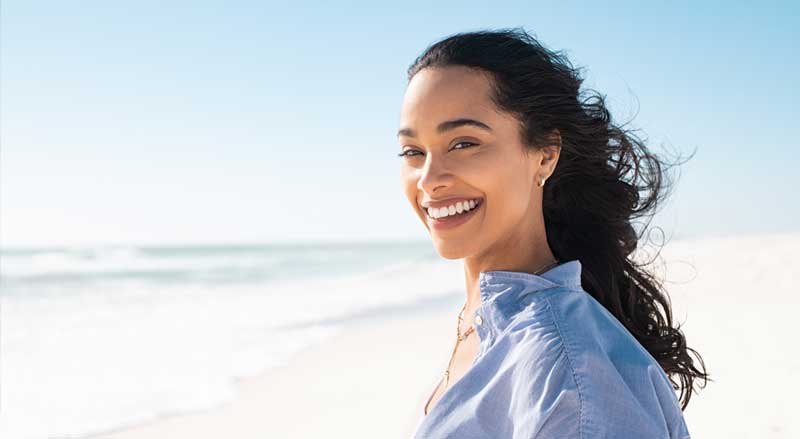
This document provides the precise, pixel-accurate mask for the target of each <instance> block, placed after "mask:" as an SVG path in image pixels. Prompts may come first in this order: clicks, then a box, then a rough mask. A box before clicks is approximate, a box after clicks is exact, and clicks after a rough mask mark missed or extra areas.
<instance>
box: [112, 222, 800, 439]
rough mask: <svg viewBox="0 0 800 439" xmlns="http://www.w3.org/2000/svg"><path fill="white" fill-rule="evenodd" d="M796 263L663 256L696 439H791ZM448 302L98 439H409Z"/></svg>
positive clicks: (449, 317)
mask: <svg viewBox="0 0 800 439" xmlns="http://www.w3.org/2000/svg"><path fill="white" fill-rule="evenodd" d="M798 255H800V236H798V235H794V236H774V237H771V238H764V237H760V238H759V237H753V238H737V239H735V240H725V239H710V240H706V241H698V242H693V243H678V242H675V243H671V244H668V245H667V247H666V248H665V249H664V251H663V252H662V257H663V258H664V262H665V263H666V266H667V271H666V274H667V276H668V279H669V280H670V281H671V282H668V283H667V289H668V291H669V292H670V296H671V298H672V302H673V307H674V318H675V320H676V321H677V322H679V323H682V330H683V331H684V333H685V334H686V335H687V339H688V344H689V346H690V347H692V348H694V349H696V350H697V351H699V352H700V354H701V355H702V356H703V359H704V360H705V364H706V366H707V368H708V370H709V372H710V373H711V375H712V378H713V379H714V380H715V382H709V384H708V386H707V387H706V388H705V389H702V390H700V392H699V393H698V394H695V395H694V396H693V397H692V401H691V403H690V405H689V407H688V409H687V410H686V412H685V417H686V420H687V423H688V425H689V431H690V433H691V434H692V436H693V437H695V438H698V439H699V438H786V439H788V438H797V437H800V423H798V418H800V417H799V416H797V414H796V413H795V412H796V411H797V410H798V405H797V403H796V402H795V397H796V395H798V394H799V393H800V354H798V346H800V343H798V342H797V338H796V336H797V333H798V331H797V329H796V322H797V321H798V316H797V314H798V305H800V299H798V288H797V287H796V282H797V280H798V278H800V256H798ZM687 264H691V265H692V266H693V267H694V268H693V269H692V267H690V266H688V265H687ZM659 274H664V273H663V272H661V273H659ZM457 299H459V300H456V301H454V302H453V309H452V310H448V311H447V312H440V311H436V312H428V313H426V315H421V316H409V315H394V316H391V317H390V318H387V319H386V320H385V322H383V323H382V324H380V325H375V324H372V323H362V324H360V326H359V327H358V328H357V329H355V330H352V331H348V332H346V333H343V334H341V335H339V336H337V337H336V338H335V339H332V340H330V341H328V342H327V343H325V344H324V345H323V346H318V347H314V348H311V349H308V350H306V351H304V352H302V353H300V354H298V355H297V356H296V357H294V359H293V360H292V361H291V363H290V364H289V365H288V366H286V367H283V368H281V369H277V370H273V371H269V372H267V373H265V374H264V375H262V376H259V377H257V378H253V379H249V380H245V381H243V382H242V385H241V389H242V391H241V393H240V394H239V397H238V399H237V400H236V401H234V402H233V403H231V404H228V405H226V406H224V407H221V408H218V409H215V410H213V411H209V412H204V413H198V414H191V415H178V416H174V417H167V418H164V419H162V420H158V421H154V422H152V423H149V424H146V425H143V426H139V427H134V428H130V429H125V430H121V431H119V432H115V433H113V434H107V435H102V436H98V437H100V438H109V439H110V438H115V439H123V438H124V439H136V438H138V439H149V438H152V439H156V438H158V439H161V438H195V439H202V438H223V437H224V438H260V439H263V438H320V437H334V438H348V439H355V438H371V439H372V438H378V437H379V438H409V437H410V436H411V433H412V432H413V429H414V427H415V426H416V423H417V422H418V421H419V420H420V419H421V416H422V406H423V404H424V402H425V400H426V399H427V397H428V395H429V392H430V391H431V390H432V389H433V386H434V385H435V384H436V381H437V380H438V378H439V374H440V373H441V370H442V368H443V367H444V366H445V365H446V362H447V359H448V356H449V354H450V350H451V349H452V343H453V341H454V340H453V337H454V335H453V325H454V324H455V323H454V322H455V316H456V314H457V312H458V309H459V306H460V304H461V303H462V302H461V301H460V300H461V299H460V298H457Z"/></svg>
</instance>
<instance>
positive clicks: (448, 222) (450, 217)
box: [425, 198, 483, 230]
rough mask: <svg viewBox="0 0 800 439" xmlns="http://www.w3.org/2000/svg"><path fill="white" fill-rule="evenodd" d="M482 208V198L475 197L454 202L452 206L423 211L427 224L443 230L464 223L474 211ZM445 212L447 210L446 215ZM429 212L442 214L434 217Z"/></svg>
mask: <svg viewBox="0 0 800 439" xmlns="http://www.w3.org/2000/svg"><path fill="white" fill-rule="evenodd" d="M482 208H483V198H476V199H474V200H469V201H468V202H461V203H455V204H454V205H452V206H448V208H447V209H445V208H440V209H436V208H430V209H425V210H426V212H425V213H426V217H427V220H428V225H429V226H430V227H432V228H434V229H437V230H445V229H452V228H454V227H457V226H459V225H461V224H464V223H465V222H467V221H469V219H470V218H472V217H473V216H475V213H476V212H477V211H478V210H479V209H482ZM459 210H460V212H459ZM445 212H447V215H444V213H445ZM451 212H452V213H451ZM431 213H433V214H434V215H436V216H438V215H439V214H442V215H443V216H441V217H438V218H435V217H433V216H431Z"/></svg>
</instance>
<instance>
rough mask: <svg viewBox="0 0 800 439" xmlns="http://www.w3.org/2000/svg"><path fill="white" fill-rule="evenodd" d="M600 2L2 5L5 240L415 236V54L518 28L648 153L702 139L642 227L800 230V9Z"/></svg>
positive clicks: (704, 231) (691, 232)
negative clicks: (407, 104)
mask: <svg viewBox="0 0 800 439" xmlns="http://www.w3.org/2000/svg"><path fill="white" fill-rule="evenodd" d="M553 3H558V4H556V5H554V4H553ZM601 3H605V2H533V1H524V2H499V3H490V2H486V1H481V2H465V1H459V2H435V3H434V2H408V1H406V2H393V3H392V4H389V3H386V4H382V2H374V1H373V2H335V3H334V2H317V3H305V4H304V3H302V2H291V6H288V2H287V3H286V4H278V3H270V2H264V1H252V2H250V1H233V0H226V1H201V0H195V1H191V2H189V1H170V2H160V1H159V2H156V1H149V0H138V1H136V2H108V1H82V2H77V3H76V2H62V1H51V2H44V1H36V0H25V1H22V0H16V1H5V2H3V3H2V6H0V246H6V247H8V246H28V245H33V246H49V245H94V244H126V243H129V244H147V245H158V244H169V245H174V244H192V243H241V244H257V243H271V242H281V243H284V242H320V241H325V242H329V241H335V242H339V241H359V242H360V241H375V240H386V241H408V240H419V241H424V240H427V239H429V238H428V232H427V231H426V230H425V227H424V225H423V224H422V223H421V221H420V220H419V219H418V217H417V216H416V215H415V213H414V212H413V210H412V207H411V205H410V204H409V202H408V201H407V200H406V198H405V196H404V195H403V192H402V188H401V186H400V174H399V170H400V165H401V160H402V158H400V157H397V152H398V151H399V144H398V143H397V137H396V132H397V129H398V125H399V113H400V106H401V103H402V96H403V92H404V90H405V86H406V77H405V72H406V68H407V67H408V65H409V64H410V63H411V62H412V61H413V60H414V58H415V57H416V56H417V55H419V53H421V52H422V50H423V49H424V48H425V47H427V46H428V45H429V44H431V43H433V42H434V41H436V40H438V39H440V38H443V37H445V36H447V35H450V34H453V33H456V32H462V31H470V30H480V29H497V28H510V27H523V28H524V29H525V30H527V31H528V32H529V33H531V34H532V35H534V36H535V37H537V38H538V39H539V40H540V41H542V42H543V43H544V44H545V45H546V46H547V47H549V48H551V49H554V50H561V51H564V53H565V54H566V55H567V56H568V58H569V59H570V61H571V62H572V63H573V64H574V65H576V66H580V67H582V68H583V69H584V77H585V78H586V80H585V82H584V87H586V88H591V89H594V90H597V91H599V92H601V93H602V94H604V95H606V97H607V101H608V103H609V107H610V110H611V112H612V115H613V117H614V120H615V121H630V122H629V125H628V126H629V127H633V128H637V129H639V130H641V133H643V134H642V135H643V137H645V138H646V139H648V142H649V143H648V144H649V145H650V147H651V148H652V149H653V151H654V152H655V153H657V154H658V153H660V152H662V151H663V152H664V153H665V154H666V155H665V157H673V158H674V157H675V156H676V154H680V155H681V156H683V157H687V156H688V155H690V154H692V153H694V156H693V157H692V158H691V160H689V161H688V162H687V163H685V164H684V165H682V166H680V169H679V170H675V171H674V176H675V178H676V183H675V184H676V186H675V188H674V190H673V192H672V194H671V196H670V198H669V199H668V200H667V202H666V203H665V204H664V205H663V206H661V207H660V209H661V210H660V212H659V213H658V214H656V216H655V218H654V219H653V220H652V222H651V224H650V227H651V228H657V229H660V230H661V231H663V235H665V236H666V237H667V238H669V239H680V238H691V237H704V236H728V235H738V234H759V233H774V232H794V231H797V230H798V227H799V226H798V224H800V221H798V220H800V207H798V197H797V195H796V194H795V191H796V189H795V188H797V187H798V186H800V173H799V172H797V167H798V165H800V160H799V159H798V158H797V156H798V154H797V150H798V141H797V137H796V135H795V130H794V129H792V128H791V127H792V126H797V124H796V122H795V120H794V115H795V114H796V112H795V108H794V105H795V104H796V102H798V91H797V87H796V79H797V78H798V64H799V63H800V61H798V59H800V57H798V56H797V55H798V53H797V52H798V50H797V46H798V44H797V42H798V41H800V39H799V38H798V31H797V29H798V27H800V26H798V25H800V20H799V19H798V18H799V17H800V14H799V13H800V7H798V4H797V3H794V4H792V3H791V2H784V3H774V2H773V3H770V2H760V3H758V5H757V6H756V5H755V3H753V2H750V3H752V5H745V4H739V3H745V2H647V5H644V4H643V3H642V2H615V3H613V4H610V5H608V4H601Z"/></svg>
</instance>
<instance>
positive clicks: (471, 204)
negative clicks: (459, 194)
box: [428, 200, 477, 218]
mask: <svg viewBox="0 0 800 439" xmlns="http://www.w3.org/2000/svg"><path fill="white" fill-rule="evenodd" d="M476 205H477V202H476V201H475V200H469V201H459V202H458V203H455V204H453V205H451V206H447V207H439V208H436V207H429V208H428V216H430V217H431V218H443V217H446V216H450V215H457V214H459V213H463V212H468V211H470V210H472V209H474V208H475V206H476Z"/></svg>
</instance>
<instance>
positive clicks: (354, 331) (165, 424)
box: [86, 296, 460, 439]
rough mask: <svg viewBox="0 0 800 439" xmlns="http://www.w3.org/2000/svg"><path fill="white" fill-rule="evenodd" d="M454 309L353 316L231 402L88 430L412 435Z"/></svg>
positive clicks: (134, 436) (141, 436)
mask: <svg viewBox="0 0 800 439" xmlns="http://www.w3.org/2000/svg"><path fill="white" fill-rule="evenodd" d="M459 299H460V297H458V296H454V300H453V305H454V306H457V303H456V302H457V301H458V300H459ZM451 311H452V309H449V308H448V307H446V306H441V307H440V306H436V307H434V309H418V310H415V311H402V312H397V313H382V315H381V319H382V320H379V319H378V318H369V319H364V320H363V321H355V322H353V323H351V324H348V325H346V326H345V327H343V328H342V329H341V331H340V332H339V333H338V334H335V335H333V336H331V338H329V339H327V340H325V341H323V342H322V343H321V344H315V345H312V346H308V347H306V348H304V349H302V350H300V351H298V352H297V353H296V354H295V355H293V356H292V357H291V358H290V359H289V360H287V362H286V363H284V364H283V365H281V366H278V367H275V368H271V369H268V370H267V371H264V372H262V373H260V374H258V375H256V376H252V377H246V378H241V379H238V380H237V381H236V387H237V394H236V396H235V398H234V400H232V401H229V402H227V403H224V404H222V405H219V406H216V407H214V408H210V409H206V410H202V411H192V412H187V413H175V414H165V415H163V416H160V417H158V418H156V419H152V420H150V421H144V422H142V423H140V424H134V425H129V426H121V427H119V428H117V429H113V430H107V431H105V432H99V433H95V434H92V435H89V436H86V437H87V438H90V439H145V438H147V439H150V438H153V439H155V438H163V437H175V438H181V437H192V438H198V439H203V438H212V437H213V438H218V437H236V438H264V437H292V438H302V437H322V436H328V437H340V436H342V437H348V438H358V437H364V438H368V437H369V438H374V437H385V438H392V437H397V438H408V437H411V435H412V433H413V430H414V429H415V428H416V425H417V423H418V422H419V421H420V420H421V419H422V416H423V413H422V409H423V405H424V403H425V399H426V398H427V396H428V392H430V390H431V389H432V386H434V385H435V384H436V382H435V381H436V380H437V379H438V378H439V375H438V374H439V369H441V366H442V364H441V363H442V362H444V361H447V358H446V357H447V355H448V354H449V351H448V349H449V348H450V347H451V346H449V345H450V343H451V342H452V340H451V339H450V338H451V335H452V334H450V333H451V332H452V331H448V329H449V328H450V327H451V326H452V322H451V320H453V316H452V315H451V314H452V312H451ZM396 378H400V379H396Z"/></svg>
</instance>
